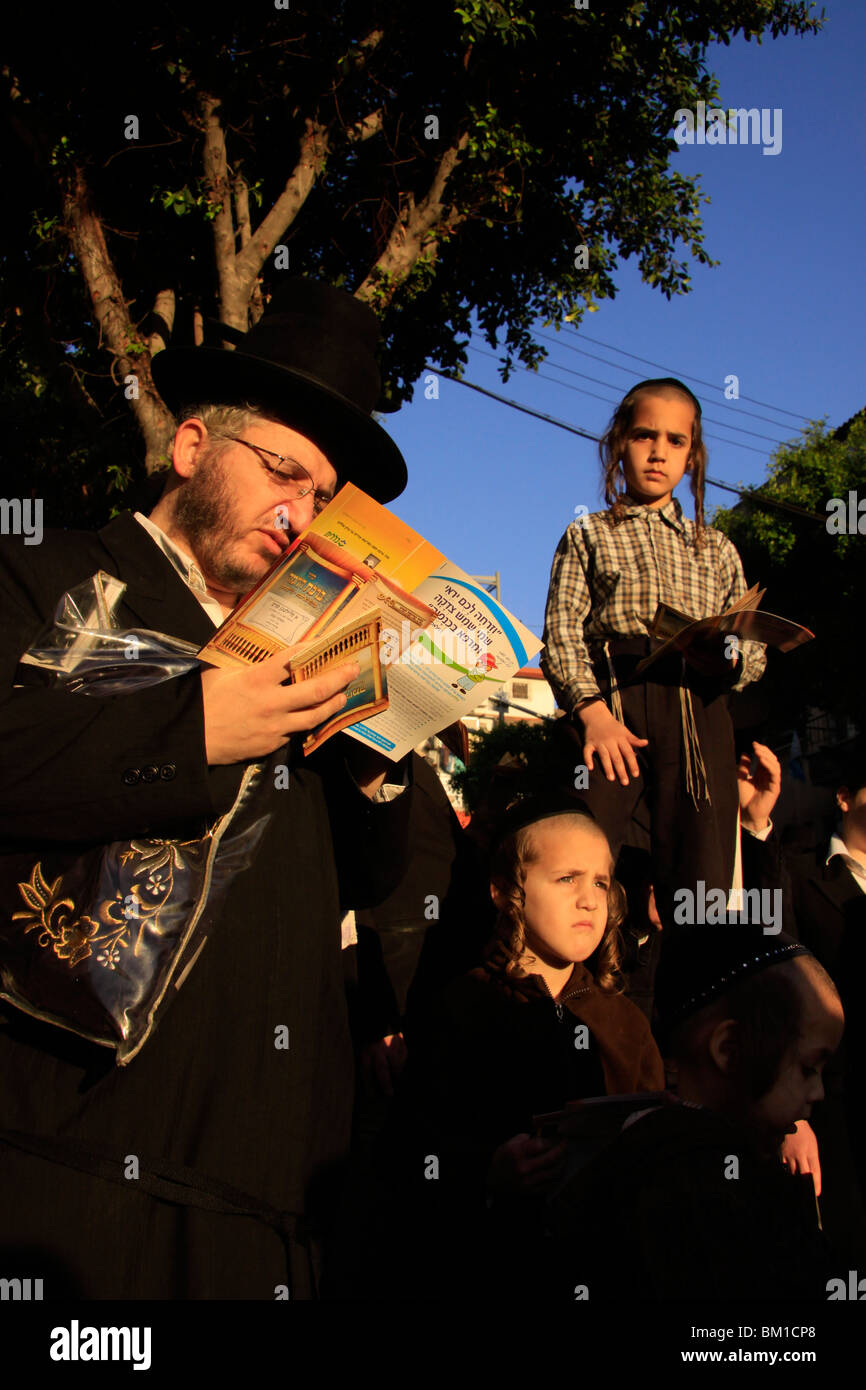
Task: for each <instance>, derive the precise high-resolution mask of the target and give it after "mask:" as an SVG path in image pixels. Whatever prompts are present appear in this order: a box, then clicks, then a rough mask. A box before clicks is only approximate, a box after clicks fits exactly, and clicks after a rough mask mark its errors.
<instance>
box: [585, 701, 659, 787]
mask: <svg viewBox="0 0 866 1390" xmlns="http://www.w3.org/2000/svg"><path fill="white" fill-rule="evenodd" d="M577 714H578V718H579V719H580V722H581V723H582V725H583V731H584V740H583V761H584V762H585V764H586V766H587V769H588V770H589V771H590V772H592V770H593V767H594V762H593V759H594V757H595V756H596V754H597V755H598V761H599V764H600V765H601V768H602V771H603V772H604V774H605V776H606V777H607V780H608V781H609V782H613V781H615V779H616V778H617V777H618V778H619V780H620V782H621V783H622V785H623V786H624V787H627V786H628V783H629V777H630V776H631V777H639V776H640V768H639V767H638V762H637V758H636V757H635V754H634V750H635V749H636V748H646V746H647V744H648V742H649V740H648V739H645V738H638V737H637V735H636V734H633V733H632V732H631V730H630V729H627V728H626V727H625V725H624V724H620V722H619V720H618V719H615V718H614V717H613V715H612V714H611V712H610V710H609V709H608V707H607V705H606V704H605V703H604V700H602V699H598V700H590V701H589V703H588V704H585V705H581V707H580V709H579V710H578V711H577Z"/></svg>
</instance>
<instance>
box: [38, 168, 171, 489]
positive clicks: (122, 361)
mask: <svg viewBox="0 0 866 1390" xmlns="http://www.w3.org/2000/svg"><path fill="white" fill-rule="evenodd" d="M63 218H64V222H65V225H66V229H67V233H68V235H69V240H70V244H71V246H72V252H73V255H74V256H75V258H76V260H77V261H78V264H79V266H80V268H81V274H82V275H83V277H84V283H85V284H86V285H87V288H88V290H89V292H90V300H91V303H92V305H93V315H94V318H95V319H96V322H97V324H98V325H99V335H100V341H101V342H104V343H105V344H106V346H107V347H108V350H109V351H110V352H111V354H112V362H111V370H112V374H114V370H115V367H116V368H117V371H118V373H119V375H120V377H121V379H123V377H126V376H129V375H130V374H134V375H135V377H136V378H137V385H138V390H137V394H136V395H134V396H133V397H132V399H131V401H130V404H131V406H132V411H133V414H134V415H135V417H136V420H137V421H138V425H139V428H140V429H141V432H142V434H143V435H144V438H145V441H146V445H147V470H148V472H149V473H150V472H153V471H154V470H155V469H156V468H159V467H161V466H162V464H163V463H164V462H165V458H166V455H167V452H168V442H169V440H170V438H171V434H172V431H173V428H174V421H173V419H172V417H171V415H170V414H169V412H168V410H167V409H166V407H165V405H164V404H163V402H162V400H161V398H160V396H159V395H158V393H157V390H156V387H155V386H154V384H153V378H152V377H151V374H150V353H149V351H148V349H147V346H146V345H145V344H143V343H141V344H139V343H138V341H137V335H136V332H135V329H134V326H133V323H132V321H131V319H130V317H129V313H128V310H127V305H126V301H125V300H124V297H123V291H122V289H121V285H120V280H119V279H118V275H117V271H116V270H115V268H114V264H113V262H112V260H111V256H110V255H109V252H108V246H107V245H106V241H105V233H104V231H103V227H102V222H101V221H100V218H99V216H98V214H97V213H96V211H95V210H94V208H93V205H92V203H91V200H90V190H89V189H88V187H87V184H86V182H85V178H84V173H83V171H82V170H81V169H80V168H77V169H76V170H75V172H74V175H73V177H72V179H71V181H70V184H69V186H68V187H67V189H66V191H65V194H64V199H63ZM168 293H170V291H169V292H168Z"/></svg>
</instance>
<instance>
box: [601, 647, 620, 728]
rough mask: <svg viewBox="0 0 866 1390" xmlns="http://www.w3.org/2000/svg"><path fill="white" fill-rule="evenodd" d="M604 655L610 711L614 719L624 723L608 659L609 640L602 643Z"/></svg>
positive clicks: (610, 663)
mask: <svg viewBox="0 0 866 1390" xmlns="http://www.w3.org/2000/svg"><path fill="white" fill-rule="evenodd" d="M604 657H605V660H606V662H607V674H608V678H609V680H610V712H611V714H612V715H613V717H614V719H618V720H619V722H620V724H624V723H625V719H624V718H623V714H622V695H621V694H620V692H619V686H618V685H617V683H616V673H615V672H614V669H613V662H612V661H611V659H610V642H605V644H604Z"/></svg>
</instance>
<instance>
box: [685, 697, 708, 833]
mask: <svg viewBox="0 0 866 1390" xmlns="http://www.w3.org/2000/svg"><path fill="white" fill-rule="evenodd" d="M680 723H681V725H682V730H683V755H684V757H685V762H686V791H687V792H688V794H689V796H690V797H691V798H692V801H693V802H694V806H695V810H696V811H699V810H700V809H701V808H700V806H699V805H698V802H699V801H706V802H707V803H708V805H712V800H711V798H710V791H709V787H708V786H707V769H706V767H705V766H704V758H703V754H702V753H701V745H700V742H699V741H698V730H697V725H696V724H695V710H694V706H693V704H692V692H691V691H690V690H689V689H687V688H686V687H685V686H683V685H680Z"/></svg>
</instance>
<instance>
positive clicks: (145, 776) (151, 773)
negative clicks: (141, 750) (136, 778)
mask: <svg viewBox="0 0 866 1390" xmlns="http://www.w3.org/2000/svg"><path fill="white" fill-rule="evenodd" d="M158 777H159V768H158V767H154V766H153V765H152V764H151V765H150V766H148V767H143V768H142V769H141V780H142V782H155V781H156V779H157V778H158Z"/></svg>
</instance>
